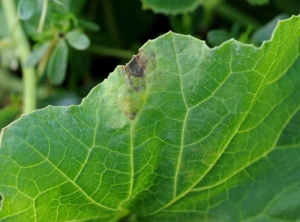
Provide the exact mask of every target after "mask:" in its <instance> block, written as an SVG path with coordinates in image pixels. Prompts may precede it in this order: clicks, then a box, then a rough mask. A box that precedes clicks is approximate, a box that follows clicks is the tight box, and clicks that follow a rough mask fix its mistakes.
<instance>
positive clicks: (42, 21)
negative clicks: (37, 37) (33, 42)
mask: <svg viewBox="0 0 300 222" xmlns="http://www.w3.org/2000/svg"><path fill="white" fill-rule="evenodd" d="M47 9H48V0H44V2H43V9H42V14H41V18H40V21H39V27H38V32H39V33H41V32H42V31H43V27H44V24H45V19H46V15H47Z"/></svg>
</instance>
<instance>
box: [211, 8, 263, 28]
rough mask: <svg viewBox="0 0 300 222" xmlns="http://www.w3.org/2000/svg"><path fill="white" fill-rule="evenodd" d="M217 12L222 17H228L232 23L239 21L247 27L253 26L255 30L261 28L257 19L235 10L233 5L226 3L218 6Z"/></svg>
mask: <svg viewBox="0 0 300 222" xmlns="http://www.w3.org/2000/svg"><path fill="white" fill-rule="evenodd" d="M215 10H216V11H217V12H218V13H219V14H220V15H222V16H224V17H226V18H227V19H229V20H232V21H239V22H240V23H241V24H243V25H245V26H249V25H251V26H253V28H258V27H260V25H261V24H260V22H259V21H258V20H256V19H255V18H252V17H251V16H249V15H247V14H246V13H245V12H243V11H241V10H239V9H238V8H235V7H234V6H232V5H228V4H226V3H221V4H218V5H217V6H216V8H215Z"/></svg>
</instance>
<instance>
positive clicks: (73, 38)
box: [66, 30, 90, 50]
mask: <svg viewBox="0 0 300 222" xmlns="http://www.w3.org/2000/svg"><path fill="white" fill-rule="evenodd" d="M66 39H67V41H68V43H69V44H70V46H72V47H73V48H74V49H78V50H85V49H87V48H88V47H89V46H90V39H89V38H88V37H87V36H86V35H85V34H84V33H82V32H80V31H78V30H73V31H71V32H68V33H67V34H66Z"/></svg>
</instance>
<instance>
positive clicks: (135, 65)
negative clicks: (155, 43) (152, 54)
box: [119, 51, 147, 120]
mask: <svg viewBox="0 0 300 222" xmlns="http://www.w3.org/2000/svg"><path fill="white" fill-rule="evenodd" d="M146 66H147V62H146V59H145V57H144V56H143V54H142V52H141V51H140V53H139V54H138V55H135V56H133V58H132V59H131V60H130V61H129V62H128V63H127V64H126V66H123V67H122V73H123V76H124V78H125V82H126V83H127V84H125V85H123V86H122V87H120V89H119V106H120V108H121V109H122V111H123V113H124V114H125V115H126V116H127V117H128V118H129V119H131V120H133V119H134V118H135V116H136V115H137V113H138V112H139V110H140V109H141V107H142V105H143V102H144V95H145V88H146V82H147V81H146Z"/></svg>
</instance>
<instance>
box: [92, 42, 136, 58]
mask: <svg viewBox="0 0 300 222" xmlns="http://www.w3.org/2000/svg"><path fill="white" fill-rule="evenodd" d="M88 51H89V52H91V53H94V54H97V55H102V56H110V57H116V58H121V59H131V58H132V56H133V54H134V53H133V52H132V51H130V50H125V49H117V48H111V47H105V46H99V45H92V46H91V47H90V48H89V49H88Z"/></svg>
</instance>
